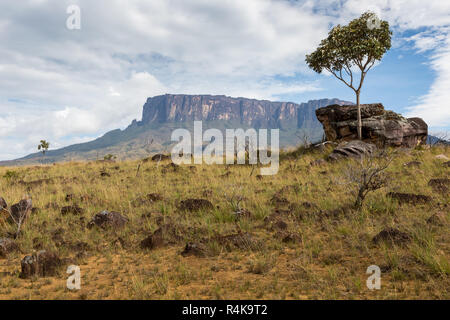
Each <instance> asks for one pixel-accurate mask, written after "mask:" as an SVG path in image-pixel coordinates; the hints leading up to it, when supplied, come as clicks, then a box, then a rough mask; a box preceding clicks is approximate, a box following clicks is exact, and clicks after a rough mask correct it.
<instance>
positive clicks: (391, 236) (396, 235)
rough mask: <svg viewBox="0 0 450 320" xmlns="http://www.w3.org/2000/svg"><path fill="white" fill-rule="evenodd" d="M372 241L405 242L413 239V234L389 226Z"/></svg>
mask: <svg viewBox="0 0 450 320" xmlns="http://www.w3.org/2000/svg"><path fill="white" fill-rule="evenodd" d="M372 241H373V242H374V243H375V244H379V243H380V242H384V241H386V242H391V243H393V244H397V245H399V244H404V243H407V242H410V241H411V236H410V235H409V234H407V233H405V232H402V231H400V230H398V229H395V228H387V229H384V230H382V231H381V232H380V233H378V234H377V235H376V236H375V237H373V239H372Z"/></svg>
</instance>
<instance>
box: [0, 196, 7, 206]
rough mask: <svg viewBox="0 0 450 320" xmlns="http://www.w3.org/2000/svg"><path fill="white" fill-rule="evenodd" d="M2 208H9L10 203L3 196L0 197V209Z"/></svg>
mask: <svg viewBox="0 0 450 320" xmlns="http://www.w3.org/2000/svg"><path fill="white" fill-rule="evenodd" d="M1 208H3V209H6V208H8V204H7V203H6V200H5V199H3V198H2V197H0V209H1Z"/></svg>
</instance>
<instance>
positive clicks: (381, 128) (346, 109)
mask: <svg viewBox="0 0 450 320" xmlns="http://www.w3.org/2000/svg"><path fill="white" fill-rule="evenodd" d="M316 116H317V119H318V120H319V121H320V122H321V123H322V125H323V128H324V131H325V135H326V138H327V140H329V141H350V140H355V139H357V138H358V135H357V107H356V106H355V105H343V106H342V105H330V106H327V107H324V108H319V109H317V110H316ZM361 118H362V134H363V141H365V142H371V143H374V144H376V145H378V146H383V147H384V146H403V147H415V146H417V145H419V144H425V143H426V141H427V136H428V125H427V124H426V123H425V122H424V121H423V120H422V119H420V118H404V117H402V116H401V115H399V114H397V113H395V112H393V111H388V110H385V109H384V107H383V105H382V104H381V103H378V104H364V105H361Z"/></svg>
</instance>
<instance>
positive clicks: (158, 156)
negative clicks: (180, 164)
mask: <svg viewBox="0 0 450 320" xmlns="http://www.w3.org/2000/svg"><path fill="white" fill-rule="evenodd" d="M167 159H170V156H169V155H165V154H161V153H158V154H155V155H154V156H153V157H152V161H162V160H167Z"/></svg>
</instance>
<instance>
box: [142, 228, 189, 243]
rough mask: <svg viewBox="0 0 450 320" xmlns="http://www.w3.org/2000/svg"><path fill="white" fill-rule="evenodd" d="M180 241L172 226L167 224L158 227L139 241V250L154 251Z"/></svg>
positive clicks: (180, 238) (176, 231) (175, 229)
mask: <svg viewBox="0 0 450 320" xmlns="http://www.w3.org/2000/svg"><path fill="white" fill-rule="evenodd" d="M181 240H182V237H181V236H180V235H179V232H178V229H177V227H176V226H175V225H174V224H171V223H167V224H165V225H162V226H161V227H159V228H158V229H157V230H156V231H155V232H153V234H151V235H150V236H148V237H147V238H145V239H144V240H142V241H141V248H143V249H155V248H159V247H162V246H165V245H167V244H173V243H177V242H179V241H181Z"/></svg>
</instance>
